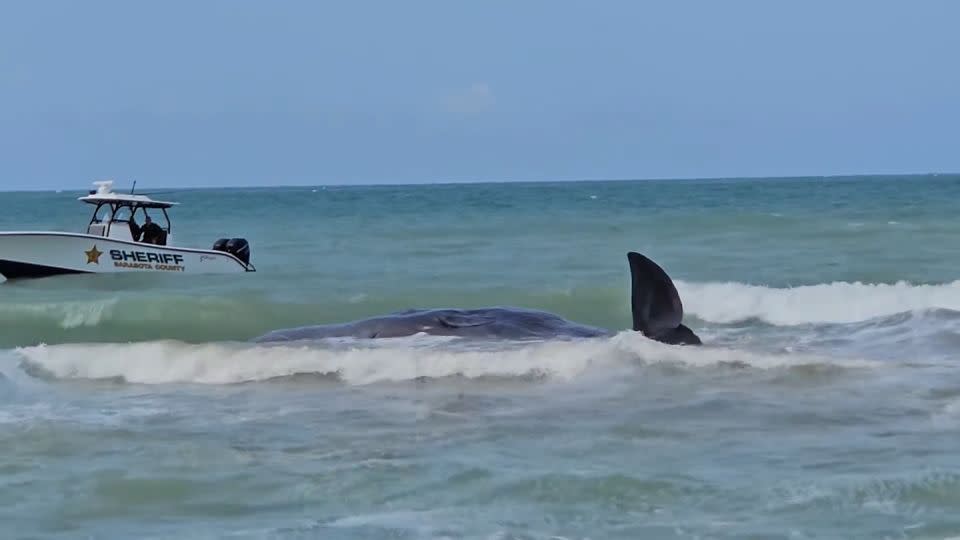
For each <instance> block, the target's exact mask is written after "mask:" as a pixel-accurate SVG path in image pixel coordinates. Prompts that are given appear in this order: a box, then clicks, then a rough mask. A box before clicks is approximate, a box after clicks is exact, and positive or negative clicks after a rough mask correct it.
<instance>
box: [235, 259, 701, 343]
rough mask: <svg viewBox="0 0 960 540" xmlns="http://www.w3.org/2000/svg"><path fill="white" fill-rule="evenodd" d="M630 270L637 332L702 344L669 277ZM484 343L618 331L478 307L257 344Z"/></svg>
mask: <svg viewBox="0 0 960 540" xmlns="http://www.w3.org/2000/svg"><path fill="white" fill-rule="evenodd" d="M627 261H628V263H629V266H630V277H631V290H630V307H631V311H632V314H633V330H634V331H636V332H641V333H642V334H643V335H644V336H646V337H648V338H650V339H653V340H656V341H659V342H662V343H667V344H671V345H700V344H702V342H701V340H700V338H699V337H698V336H697V335H696V334H695V333H694V332H693V330H691V329H690V328H688V327H686V326H685V325H684V324H683V303H682V302H681V301H680V295H679V294H678V293H677V289H676V287H675V286H674V284H673V281H672V280H671V279H670V276H668V275H667V273H666V272H664V270H663V269H662V268H661V267H660V266H659V265H658V264H657V263H655V262H653V261H652V260H650V259H649V258H647V257H646V256H644V255H641V254H639V253H636V252H633V251H631V252H629V253H627ZM420 333H424V334H429V335H437V336H460V337H469V338H486V339H504V340H521V339H550V338H559V337H567V338H589V337H603V336H611V335H613V334H614V333H615V332H612V331H610V330H607V329H604V328H597V327H593V326H587V325H583V324H579V323H576V322H573V321H569V320H567V319H564V318H563V317H560V316H558V315H555V314H553V313H548V312H545V311H538V310H533V309H525V308H517V307H488V308H478V309H408V310H404V311H398V312H394V313H389V314H386V315H382V316H378V317H370V318H367V319H361V320H356V321H351V322H345V323H341V324H327V325H317V326H302V327H298V328H288V329H282V330H275V331H273V332H270V333H268V334H265V335H263V336H260V337H258V338H255V339H254V340H253V341H255V342H257V343H270V342H282V341H300V340H317V339H324V338H336V337H351V338H361V339H363V338H367V339H375V338H390V337H405V336H412V335H415V334H420Z"/></svg>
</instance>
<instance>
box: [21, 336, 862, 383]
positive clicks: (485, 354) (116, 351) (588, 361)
mask: <svg viewBox="0 0 960 540" xmlns="http://www.w3.org/2000/svg"><path fill="white" fill-rule="evenodd" d="M460 345H461V344H460V343H459V342H456V340H454V341H451V340H449V339H446V340H440V341H435V340H433V339H432V338H427V339H423V338H415V339H409V338H406V339H399V340H393V339H384V340H374V341H372V342H369V343H366V344H363V345H360V344H345V343H342V342H341V343H338V344H336V345H335V346H334V347H333V348H331V347H330V346H325V347H318V346H307V345H252V344H222V343H221V344H203V345H191V344H185V343H180V342H173V341H152V342H141V343H129V344H118V343H117V344H70V345H52V346H46V345H40V346H36V347H24V348H19V349H17V350H16V353H17V354H18V355H19V356H20V357H21V358H22V359H23V360H24V361H25V362H26V363H27V364H28V365H30V366H33V367H36V368H40V369H41V370H43V371H45V372H46V373H49V374H51V375H52V376H54V377H56V378H62V379H70V378H80V379H103V378H122V379H123V380H126V381H128V382H132V383H143V384H163V383H178V382H185V383H205V384H229V383H239V382H247V381H262V380H267V379H272V378H277V377H285V376H291V375H297V374H328V375H333V374H336V375H337V376H338V377H339V378H340V379H341V380H342V381H344V382H346V383H348V384H370V383H375V382H386V381H409V380H414V379H417V378H420V377H429V378H440V377H446V376H454V375H460V376H464V377H468V378H479V377H520V376H529V375H538V376H545V377H549V378H555V379H560V380H569V379H573V378H576V377H579V376H581V375H583V374H585V373H587V372H594V371H596V370H603V369H605V368H611V367H617V368H622V367H623V366H631V365H636V364H641V363H671V364H684V365H690V366H708V365H717V364H720V363H734V362H736V363H745V364H748V365H750V366H753V367H757V368H771V367H778V366H785V365H797V364H811V363H833V364H837V363H841V362H842V361H838V360H836V359H830V360H827V359H821V358H815V357H811V356H801V355H770V354H759V353H749V352H745V351H738V350H734V349H725V348H716V347H675V346H668V345H664V344H661V343H657V342H654V341H651V340H649V339H646V338H644V337H643V336H642V335H640V334H637V333H634V332H624V333H621V334H619V335H617V336H614V337H613V338H610V339H594V340H580V341H555V342H540V343H531V344H525V345H519V346H517V345H515V346H511V347H509V348H502V346H500V348H498V349H491V348H490V347H487V348H482V347H480V348H477V347H474V348H466V347H461V346H460ZM850 364H851V365H853V364H855V362H850Z"/></svg>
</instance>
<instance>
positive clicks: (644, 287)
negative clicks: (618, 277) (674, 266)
mask: <svg viewBox="0 0 960 540" xmlns="http://www.w3.org/2000/svg"><path fill="white" fill-rule="evenodd" d="M627 260H628V262H629V263H630V277H631V293H630V307H631V310H632V311H633V329H634V331H637V332H642V333H643V335H645V336H647V337H648V338H651V339H655V340H657V341H661V342H663V343H669V344H671V345H678V344H689V345H699V344H700V343H701V342H700V338H699V337H697V335H696V334H694V333H693V331H692V330H690V329H689V328H687V327H686V326H684V325H683V324H682V323H683V302H681V301H680V294H679V293H678V292H677V288H676V287H675V286H674V284H673V280H671V279H670V276H668V275H667V273H666V272H664V271H663V268H660V265H658V264H657V263H655V262H653V261H652V260H650V259H649V258H647V257H645V256H643V255H641V254H639V253H636V252H633V251H631V252H629V253H627Z"/></svg>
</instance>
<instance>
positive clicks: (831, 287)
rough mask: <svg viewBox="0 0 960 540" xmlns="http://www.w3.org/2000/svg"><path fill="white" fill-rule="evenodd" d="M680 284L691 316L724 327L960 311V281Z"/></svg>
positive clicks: (686, 307)
mask: <svg viewBox="0 0 960 540" xmlns="http://www.w3.org/2000/svg"><path fill="white" fill-rule="evenodd" d="M676 285H677V289H678V291H679V293H680V296H681V298H683V304H684V309H685V310H686V311H687V313H689V314H690V315H692V316H695V317H697V318H699V319H701V320H704V321H708V322H714V323H720V324H731V323H741V322H746V321H751V320H759V321H763V322H766V323H769V324H773V325H781V326H792V325H802V324H846V323H854V322H861V321H866V320H870V319H875V318H878V317H885V316H890V315H897V314H900V313H907V312H916V311H927V310H937V309H944V310H951V311H960V281H954V282H952V283H947V284H941V285H913V284H910V283H907V282H897V283H893V284H870V283H861V282H853V283H848V282H835V283H824V284H820V285H805V286H800V287H791V288H784V289H776V288H770V287H764V286H755V285H745V284H742V283H684V282H677V283H676Z"/></svg>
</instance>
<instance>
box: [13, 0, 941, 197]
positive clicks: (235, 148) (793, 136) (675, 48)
mask: <svg viewBox="0 0 960 540" xmlns="http://www.w3.org/2000/svg"><path fill="white" fill-rule="evenodd" d="M958 22H960V1H953V0H940V1H933V0H913V1H906V0H903V1H897V2H893V1H883V0H843V1H840V0H830V1H825V0H821V1H809V0H808V1H803V2H776V1H772V0H756V1H736V0H726V1H719V0H702V1H693V0H689V1H678V0H663V1H659V2H652V1H650V2H645V1H642V0H632V1H617V0H603V1H591V2H587V1H573V0H570V1H564V0H556V1H546V0H542V1H541V0H509V1H508V0H493V1H491V0H485V1H474V2H455V1H451V0H443V1H439V0H438V1H418V0H407V1H402V2H398V1H387V0H382V1H378V2H371V1H364V0H350V1H346V0H344V1H333V0H330V1H326V0H314V1H298V0H284V1H282V2H267V1H256V2H254V1H245V0H218V1H215V0H203V1H192V0H191V1H183V0H176V1H174V0H163V1H156V2H135V1H129V0H122V1H120V0H118V1H111V2H105V1H97V0H86V1H82V2H81V1H56V0H44V1H36V2H33V1H20V2H6V3H4V4H3V9H2V10H0V188H6V189H18V188H38V189H39V188H54V187H71V188H73V187H80V186H82V187H83V188H86V187H87V186H88V185H89V182H90V181H92V180H93V179H96V178H116V179H117V180H118V181H120V182H123V183H126V181H127V180H128V179H132V178H136V179H137V180H138V181H139V183H140V185H153V186H161V185H162V186H191V185H202V186H215V185H275V184H323V183H348V184H349V183H370V182H376V183H382V182H432V181H473V180H514V179H516V180H551V179H555V180H565V179H578V178H664V177H715V176H764V175H778V176H779V175H805V174H855V173H903V172H926V171H939V172H952V171H960V151H958V149H960V69H958V67H957V66H958V65H960V60H958V55H960V32H958V31H957V25H958Z"/></svg>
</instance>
